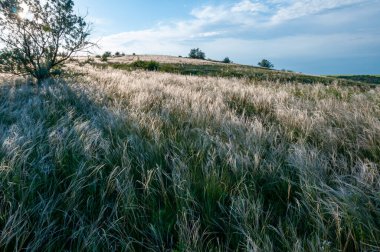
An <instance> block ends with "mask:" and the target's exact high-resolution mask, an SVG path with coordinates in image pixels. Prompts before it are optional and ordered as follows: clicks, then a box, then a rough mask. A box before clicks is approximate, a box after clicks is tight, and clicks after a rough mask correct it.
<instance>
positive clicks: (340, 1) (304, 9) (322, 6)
mask: <svg viewBox="0 0 380 252" xmlns="http://www.w3.org/2000/svg"><path fill="white" fill-rule="evenodd" d="M278 2H280V1H278ZM282 2H285V1H282ZM361 2H366V1H365V0H364V1H363V0H329V1H326V0H295V1H291V3H290V4H289V5H287V6H282V8H279V9H278V10H277V12H276V13H275V15H273V16H272V18H271V24H280V23H283V22H286V21H288V20H292V19H297V18H300V17H304V16H308V15H313V14H317V13H320V12H322V11H326V10H331V9H335V8H340V7H344V6H348V5H351V4H355V3H361Z"/></svg>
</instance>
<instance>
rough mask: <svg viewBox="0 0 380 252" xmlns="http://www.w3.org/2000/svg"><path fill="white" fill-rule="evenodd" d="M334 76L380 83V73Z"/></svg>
mask: <svg viewBox="0 0 380 252" xmlns="http://www.w3.org/2000/svg"><path fill="white" fill-rule="evenodd" d="M334 77H336V78H339V79H345V80H352V81H359V82H363V83H369V84H380V75H336V76H334Z"/></svg>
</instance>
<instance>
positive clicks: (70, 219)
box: [0, 68, 380, 251]
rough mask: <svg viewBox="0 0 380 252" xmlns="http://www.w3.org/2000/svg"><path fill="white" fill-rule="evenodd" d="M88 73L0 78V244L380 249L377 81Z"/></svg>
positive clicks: (86, 248) (162, 248) (19, 246)
mask: <svg viewBox="0 0 380 252" xmlns="http://www.w3.org/2000/svg"><path fill="white" fill-rule="evenodd" d="M78 71H79V70H78ZM81 71H82V72H83V73H84V74H85V75H83V76H82V77H75V78H74V77H73V78H66V79H65V80H51V81H49V82H46V83H45V84H44V85H43V86H42V87H40V88H39V89H36V88H35V87H33V86H29V85H24V84H23V83H22V82H21V81H17V80H4V81H3V84H2V85H1V86H0V118H1V120H0V143H1V145H0V188H1V190H0V228H1V234H0V247H1V248H2V250H22V249H26V250H31V251H41V250H47V251H56V250H74V251H77V250H81V251H82V250H84V251H99V250H100V251H102V250H105V251H106V250H111V251H112V250H121V251H123V250H124V251H125V250H137V251H141V250H143V251H146V250H149V251H165V250H176V251H201V250H206V251H226V250H227V251H228V250H232V251H234V250H248V251H336V250H337V251H353V250H356V251H359V250H361V251H376V250H379V249H380V242H379V241H380V174H379V163H380V121H379V118H380V106H379V104H380V94H379V89H370V88H365V87H355V86H352V87H340V86H334V85H330V86H325V85H318V84H317V85H301V84H291V83H287V84H281V83H275V82H269V81H261V82H254V81H250V80H245V79H224V78H210V77H189V76H180V75H173V74H165V73H147V72H141V71H138V72H124V71H119V70H104V71H100V70H99V69H93V68H82V70H81Z"/></svg>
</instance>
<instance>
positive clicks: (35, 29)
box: [0, 0, 94, 83]
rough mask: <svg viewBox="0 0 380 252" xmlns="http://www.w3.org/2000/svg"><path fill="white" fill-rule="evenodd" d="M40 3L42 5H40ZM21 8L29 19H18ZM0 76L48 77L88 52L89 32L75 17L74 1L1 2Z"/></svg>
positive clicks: (23, 0) (38, 79)
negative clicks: (67, 62) (2, 74)
mask: <svg viewBox="0 0 380 252" xmlns="http://www.w3.org/2000/svg"><path fill="white" fill-rule="evenodd" d="M42 2H43V3H42ZM22 6H28V7H29V8H28V13H29V14H30V16H31V17H32V18H30V17H24V18H21V17H20V15H19V13H20V12H22V11H23V10H22ZM0 12H1V15H0V41H1V42H2V43H3V44H4V45H5V47H4V48H3V49H2V50H1V51H0V72H7V73H12V74H15V75H25V74H27V75H30V76H33V77H34V78H35V79H37V81H38V83H41V82H42V80H44V79H47V78H49V77H51V75H52V70H54V68H56V67H60V66H62V64H63V63H64V62H65V61H67V60H68V59H69V58H70V57H71V55H73V54H74V53H76V52H79V51H84V50H87V49H88V48H89V47H91V46H93V45H94V44H93V43H91V42H89V40H88V38H89V35H90V28H89V26H88V25H87V24H86V22H85V20H84V17H81V16H78V15H76V14H75V13H74V1H73V0H46V1H41V0H34V1H31V0H18V1H0Z"/></svg>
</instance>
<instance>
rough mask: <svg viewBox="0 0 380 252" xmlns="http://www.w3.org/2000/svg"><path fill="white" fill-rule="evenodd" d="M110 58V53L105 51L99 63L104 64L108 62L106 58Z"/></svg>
mask: <svg viewBox="0 0 380 252" xmlns="http://www.w3.org/2000/svg"><path fill="white" fill-rule="evenodd" d="M111 56H112V53H111V52H108V51H107V52H105V53H103V55H102V58H101V61H103V62H106V61H108V58H109V57H111Z"/></svg>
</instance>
